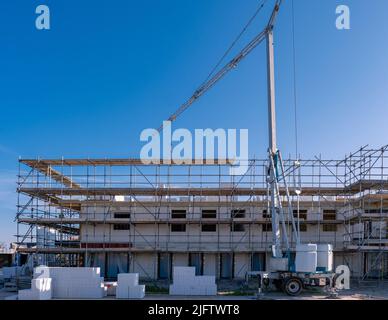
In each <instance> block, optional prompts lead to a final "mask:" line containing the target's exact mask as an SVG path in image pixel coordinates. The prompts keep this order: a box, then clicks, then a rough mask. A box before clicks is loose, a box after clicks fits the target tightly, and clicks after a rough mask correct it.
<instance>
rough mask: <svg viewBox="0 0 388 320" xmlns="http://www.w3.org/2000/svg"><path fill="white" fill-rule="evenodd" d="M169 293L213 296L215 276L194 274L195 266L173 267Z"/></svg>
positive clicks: (215, 286) (215, 288)
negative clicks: (172, 281)
mask: <svg viewBox="0 0 388 320" xmlns="http://www.w3.org/2000/svg"><path fill="white" fill-rule="evenodd" d="M173 280H174V283H173V284H172V285H170V295H187V296H215V295H217V285H216V279H215V276H196V275H195V267H174V270H173Z"/></svg>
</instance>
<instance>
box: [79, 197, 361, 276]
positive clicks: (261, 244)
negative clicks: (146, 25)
mask: <svg viewBox="0 0 388 320" xmlns="http://www.w3.org/2000/svg"><path fill="white" fill-rule="evenodd" d="M236 207H237V208H240V209H245V210H246V212H245V218H239V219H237V218H235V219H234V223H235V224H244V222H245V224H244V225H245V231H243V232H231V228H230V224H229V223H224V224H223V223H220V224H217V219H202V221H211V222H212V223H214V224H217V231H215V232H202V231H201V226H200V225H199V224H198V223H197V222H187V221H186V220H185V219H177V220H175V219H170V212H171V210H172V209H174V210H179V209H180V210H186V219H197V220H199V219H200V218H201V213H202V209H212V210H217V217H218V219H230V216H231V213H230V212H231V208H230V205H229V206H225V207H218V206H214V205H212V206H210V205H209V206H203V207H200V206H199V205H197V206H195V207H189V208H188V207H187V206H181V207H180V206H179V204H177V203H176V204H174V205H173V206H167V205H163V204H162V206H161V207H160V208H157V207H156V206H155V205H152V206H150V207H147V208H144V207H142V206H140V205H136V204H132V205H131V206H128V204H127V206H126V205H125V204H124V203H120V202H117V204H115V203H114V204H113V206H111V207H110V209H109V212H108V208H107V207H102V206H101V207H99V206H90V207H83V210H82V213H81V218H87V219H101V220H102V219H110V221H115V220H116V219H115V218H114V213H120V212H121V213H130V215H131V218H130V219H119V220H116V221H120V222H124V223H126V221H128V223H129V222H131V225H130V230H114V227H113V224H109V223H107V224H82V225H81V236H80V237H81V243H84V244H85V243H93V244H96V243H97V244H99V243H101V244H102V243H107V244H109V243H112V244H115V243H119V244H122V243H123V244H129V243H130V244H131V248H135V249H136V252H133V253H132V254H131V255H132V258H131V259H130V261H131V263H130V266H129V272H134V273H139V277H140V278H141V279H150V278H153V279H156V278H157V277H158V259H157V252H170V253H172V266H188V265H189V254H188V253H189V252H193V253H197V252H203V274H204V275H216V276H217V277H219V273H220V258H219V253H220V252H225V253H228V252H234V260H233V263H234V264H233V271H234V272H233V277H234V278H241V279H242V278H244V277H245V273H246V272H247V271H249V270H250V268H251V263H252V262H251V253H252V252H266V251H267V252H268V248H269V246H270V244H271V242H272V232H271V231H268V232H263V224H249V223H247V222H249V221H252V219H254V220H255V221H262V222H264V221H265V222H266V223H268V224H270V220H269V219H265V220H263V219H264V218H263V210H265V209H266V208H260V207H257V208H252V207H249V206H247V207H245V208H244V207H243V206H236ZM301 209H307V210H308V214H307V220H308V221H312V220H315V221H317V219H320V222H319V224H318V223H317V222H315V223H309V224H308V225H307V231H306V232H301V241H302V242H303V243H309V242H312V243H330V244H333V246H334V249H336V248H338V249H342V247H343V240H344V237H343V234H344V233H345V231H344V227H343V225H342V224H336V226H337V231H336V232H325V231H323V224H324V223H325V221H323V220H322V216H323V215H322V212H323V209H325V208H322V209H321V211H319V210H318V209H317V208H303V207H301ZM326 209H332V207H328V208H326ZM150 212H151V213H153V214H155V215H157V216H158V217H159V219H161V220H163V219H166V223H154V219H155V217H154V216H153V214H151V213H150ZM341 219H342V215H341V213H337V220H341ZM145 221H149V223H144V222H145ZM134 222H138V223H135V224H133V223H134ZM168 222H179V223H182V224H186V231H185V232H172V231H171V229H170V225H169V224H168ZM360 229H361V230H362V228H361V227H360ZM108 250H109V249H108ZM142 250H143V252H141V251H142ZM137 251H139V252H137ZM266 261H267V263H268V259H267V260H266Z"/></svg>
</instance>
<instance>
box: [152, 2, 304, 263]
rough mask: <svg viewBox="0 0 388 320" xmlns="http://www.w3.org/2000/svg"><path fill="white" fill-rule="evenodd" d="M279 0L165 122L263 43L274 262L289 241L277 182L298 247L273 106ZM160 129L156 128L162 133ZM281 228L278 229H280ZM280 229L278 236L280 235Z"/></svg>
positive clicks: (187, 106)
mask: <svg viewBox="0 0 388 320" xmlns="http://www.w3.org/2000/svg"><path fill="white" fill-rule="evenodd" d="M282 2H283V0H276V3H275V6H274V9H273V11H272V14H271V17H270V19H269V21H268V23H267V25H266V26H265V28H264V29H263V30H262V31H261V32H260V33H259V34H258V35H257V36H256V37H255V38H253V40H252V41H251V42H249V43H248V45H246V46H245V47H244V48H243V49H242V50H241V51H240V53H239V54H238V55H236V56H235V57H234V58H233V59H232V60H230V61H229V62H228V63H227V64H226V65H225V66H224V67H223V68H221V69H220V70H219V71H218V72H217V73H216V74H215V75H214V76H213V77H211V78H210V79H209V80H207V81H206V82H205V83H203V84H202V85H201V86H200V87H199V88H198V89H197V90H195V92H194V94H193V95H192V96H191V97H190V98H189V99H188V100H187V101H186V102H185V103H183V104H182V105H181V106H180V107H179V108H178V109H177V110H176V111H175V113H173V114H172V115H171V116H170V117H169V118H168V120H169V121H175V120H176V118H177V117H179V116H180V115H181V114H182V113H183V112H184V111H186V110H187V109H188V108H189V107H190V106H191V105H192V104H194V103H195V102H196V101H197V100H198V99H199V98H200V97H201V96H202V95H204V94H205V93H206V92H207V91H208V90H210V89H211V88H212V87H213V86H214V85H215V84H216V83H217V82H218V81H220V80H221V79H222V78H223V77H224V76H225V75H226V74H227V73H228V72H229V71H231V70H233V69H234V68H236V67H237V65H238V64H239V63H240V62H241V61H242V60H243V59H244V58H245V57H246V56H248V55H249V53H250V52H252V50H253V49H255V48H256V47H257V46H258V45H259V44H260V43H261V42H263V41H264V40H266V42H267V82H268V87H267V90H268V130H269V148H268V155H269V164H268V171H267V173H268V176H267V186H268V191H269V198H268V206H267V207H268V209H269V211H270V213H271V223H272V241H273V244H272V255H273V257H274V258H282V257H283V253H282V238H283V240H284V243H285V247H286V250H287V251H289V240H288V236H287V228H286V221H285V213H284V212H283V208H282V200H281V198H280V186H279V184H280V182H283V184H284V189H285V190H286V198H287V201H288V213H287V214H288V218H289V221H292V227H293V231H294V232H293V234H294V237H295V241H296V243H299V234H298V230H297V229H296V224H295V221H294V217H293V210H292V208H291V201H290V195H289V192H288V187H287V184H286V179H285V176H284V167H283V163H282V158H281V154H280V152H279V150H278V149H277V145H276V102H275V63H274V62H275V61H274V60H275V58H274V40H273V39H274V35H273V30H274V25H275V21H276V18H277V15H278V13H279V9H280V5H281V4H282ZM162 129H163V125H162V126H160V127H159V128H158V131H159V132H160V131H162ZM280 224H281V228H280ZM280 229H281V231H282V232H280Z"/></svg>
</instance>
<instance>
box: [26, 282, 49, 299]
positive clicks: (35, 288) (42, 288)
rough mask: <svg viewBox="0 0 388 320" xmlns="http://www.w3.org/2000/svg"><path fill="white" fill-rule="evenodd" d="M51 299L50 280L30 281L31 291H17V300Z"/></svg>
mask: <svg viewBox="0 0 388 320" xmlns="http://www.w3.org/2000/svg"><path fill="white" fill-rule="evenodd" d="M51 298H52V290H51V278H39V279H33V280H32V281H31V289H25V290H19V292H18V299H19V300H50V299H51Z"/></svg>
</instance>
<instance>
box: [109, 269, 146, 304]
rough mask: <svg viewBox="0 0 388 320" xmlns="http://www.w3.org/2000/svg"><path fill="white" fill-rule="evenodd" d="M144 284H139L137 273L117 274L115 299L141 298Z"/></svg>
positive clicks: (143, 293) (143, 292)
mask: <svg viewBox="0 0 388 320" xmlns="http://www.w3.org/2000/svg"><path fill="white" fill-rule="evenodd" d="M144 296H145V286H144V285H139V274H138V273H120V274H118V275H117V287H116V298H117V299H143V298H144Z"/></svg>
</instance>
